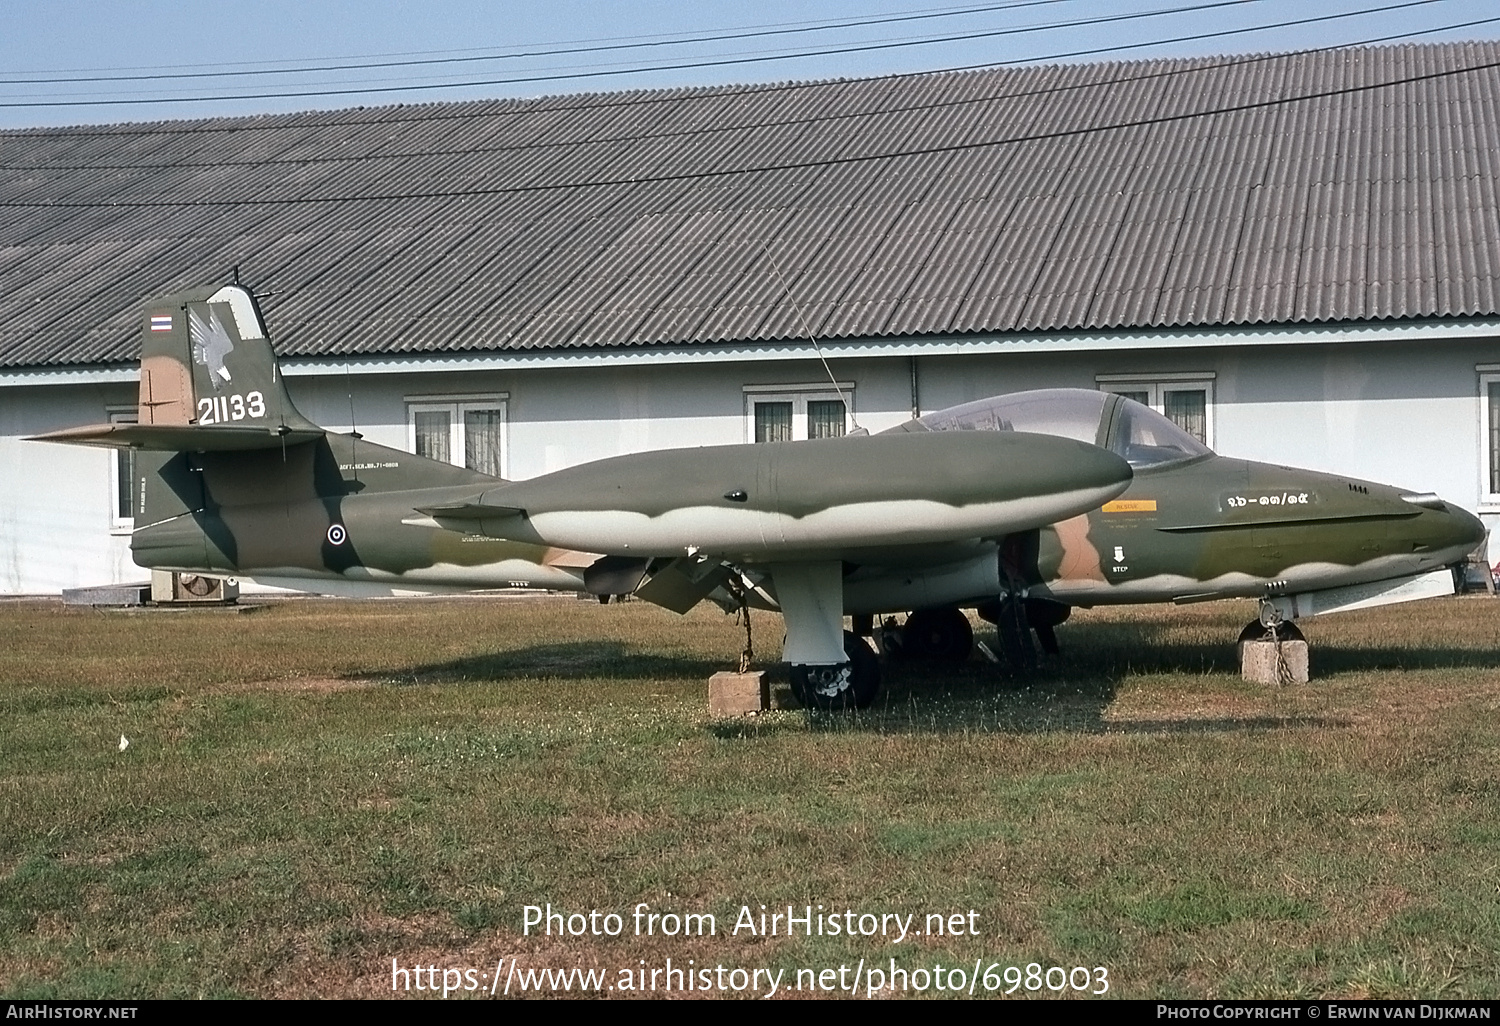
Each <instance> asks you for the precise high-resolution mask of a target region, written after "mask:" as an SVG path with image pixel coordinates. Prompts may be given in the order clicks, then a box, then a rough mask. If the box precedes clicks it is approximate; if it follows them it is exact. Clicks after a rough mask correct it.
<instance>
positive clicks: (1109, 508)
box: [1103, 499, 1156, 513]
mask: <svg viewBox="0 0 1500 1026" xmlns="http://www.w3.org/2000/svg"><path fill="white" fill-rule="evenodd" d="M1103 509H1104V512H1106V513H1155V512H1156V500H1155V499H1116V500H1115V501H1114V502H1106V503H1105V504H1104V507H1103Z"/></svg>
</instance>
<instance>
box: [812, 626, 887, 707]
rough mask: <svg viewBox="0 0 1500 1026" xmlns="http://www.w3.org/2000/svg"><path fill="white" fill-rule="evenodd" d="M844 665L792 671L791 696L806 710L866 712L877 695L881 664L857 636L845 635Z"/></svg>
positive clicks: (813, 666) (838, 664) (846, 632)
mask: <svg viewBox="0 0 1500 1026" xmlns="http://www.w3.org/2000/svg"><path fill="white" fill-rule="evenodd" d="M844 654H845V655H847V656H848V657H849V661H848V662H845V663H834V664H832V665H805V664H797V663H793V664H792V667H791V684H792V695H793V697H795V698H796V699H797V701H799V702H801V703H802V704H803V705H804V706H806V707H807V708H809V709H824V710H829V711H836V710H842V709H865V708H868V707H869V705H870V703H871V702H873V701H875V695H876V694H877V693H878V692H879V691H880V661H879V660H878V659H876V658H875V653H874V652H872V651H870V646H869V645H867V644H865V640H864V639H863V638H861V637H858V636H857V635H855V634H853V633H851V632H849V631H845V632H844Z"/></svg>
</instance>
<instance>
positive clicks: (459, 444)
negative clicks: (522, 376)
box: [406, 394, 509, 477]
mask: <svg viewBox="0 0 1500 1026" xmlns="http://www.w3.org/2000/svg"><path fill="white" fill-rule="evenodd" d="M506 398H507V397H506V396H505V395H504V394H490V395H465V396H407V397H406V409H407V426H408V436H409V437H408V441H409V446H410V448H411V451H412V452H414V453H416V454H417V455H418V456H424V457H426V458H427V459H429V460H437V461H438V462H439V463H452V464H453V465H454V466H458V467H468V468H469V469H470V470H477V471H479V472H480V473H481V474H488V475H490V476H491V477H504V476H505V471H506V459H507V457H508V455H509V453H508V446H507V444H506V427H505V425H506V421H505V408H506Z"/></svg>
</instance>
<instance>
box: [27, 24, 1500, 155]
mask: <svg viewBox="0 0 1500 1026" xmlns="http://www.w3.org/2000/svg"><path fill="white" fill-rule="evenodd" d="M1402 3H1404V4H1405V6H1402V7H1400V8H1399V9H1388V10H1384V11H1372V9H1373V8H1377V7H1385V8H1393V7H1394V6H1395V5H1396V4H1402ZM1210 5H1212V6H1210ZM981 7H982V8H989V9H987V10H973V9H975V8H981ZM1002 7H1003V9H997V8H1002ZM1184 8H1196V9H1191V10H1187V9H1184ZM966 10H967V11H970V13H957V12H961V11H966ZM1147 12H1163V13H1159V14H1155V15H1153V16H1149V17H1128V16H1132V15H1142V14H1145V13H1147ZM1346 12H1370V13H1366V14H1362V15H1360V16H1357V17H1347V18H1337V19H1332V20H1328V21H1324V22H1320V23H1316V24H1308V25H1299V26H1292V27H1286V28H1279V29H1263V30H1261V29H1259V27H1261V26H1268V25H1272V24H1274V23H1278V22H1286V21H1291V20H1294V19H1305V18H1309V17H1316V16H1323V15H1335V14H1342V13H1346ZM5 14H6V17H5V21H6V31H5V32H4V33H3V35H0V68H3V69H4V70H3V72H0V78H3V79H4V80H5V81H4V83H3V84H0V104H3V106H0V127H21V126H32V125H66V124H80V123H100V122H116V121H144V120H155V119H160V118H192V117H209V116H214V115H224V114H248V113H263V112H274V111H288V110H307V109H329V108H337V107H350V106H361V105H363V106H370V105H376V104H386V103H424V102H431V101H436V100H454V99H474V98H479V97H493V96H537V95H548V94H556V93H577V92H600V91H615V90H620V89H637V88H661V87H667V86H681V85H705V84H716V83H725V82H770V81H785V80H788V79H803V80H806V79H826V78H838V77H862V76H870V75H884V74H892V73H900V72H911V71H923V70H935V69H940V68H952V67H966V66H972V65H978V64H988V63H998V62H1034V61H1048V62H1051V61H1057V60H1107V59H1119V60H1128V59H1137V58H1142V57H1160V56H1181V55H1203V54H1220V53H1247V52H1265V51H1282V50H1295V49H1305V48H1308V47H1320V46H1332V45H1339V44H1345V43H1361V42H1366V41H1369V40H1373V39H1378V38H1381V37H1390V36H1400V35H1406V34H1413V33H1426V34H1422V35H1418V36H1415V37H1414V38H1417V39H1423V40H1439V39H1497V38H1500V20H1497V21H1491V22H1489V23H1488V24H1482V25H1472V26H1466V27H1460V28H1454V29H1450V30H1448V31H1443V32H1431V31H1430V30H1432V29H1434V28H1438V27H1441V26H1450V25H1457V24H1459V23H1462V22H1469V21H1475V20H1478V19H1489V18H1497V19H1500V5H1497V4H1496V3H1495V2H1494V0H1315V2H1308V0H1217V2H1216V0H1114V2H1104V0H988V2H986V0H863V2H844V0H759V2H758V3H755V4H745V3H742V2H718V0H616V2H613V3H604V2H599V0H550V2H546V3H540V2H524V3H522V2H511V3H485V2H480V0H428V2H424V3H421V4H415V3H399V2H394V0H363V2H354V0H296V2H292V0H264V2H253V0H249V2H240V3H226V2H217V0H199V2H196V3H187V2H183V0H135V2H129V3H116V4H99V3H98V2H97V0H88V2H84V0H34V2H29V3H20V2H15V0H12V3H9V4H7V5H6V11H5ZM910 14H922V15H930V16H928V17H923V18H920V19H917V20H908V21H896V22H886V23H883V24H867V25H856V26H846V27H838V28H833V27H823V26H826V25H827V23H830V22H849V21H867V20H870V19H876V18H882V17H885V18H890V17H895V16H900V15H910ZM1101 19H1115V20H1109V21H1101ZM1241 29H1258V30H1257V31H1236V32H1234V34H1226V35H1218V36H1214V37H1211V38H1199V39H1190V40H1185V41H1182V42H1176V43H1168V42H1164V41H1165V40H1169V39H1173V38H1176V37H1183V36H1200V35H1203V34H1207V33H1227V32H1230V31H1232V30H1241ZM790 30H797V31H790ZM744 32H757V33H760V34H758V35H753V36H750V37H747V38H739V39H723V40H717V41H703V40H702V37H704V36H708V35H713V34H724V33H744ZM936 37H958V38H944V39H942V40H941V41H939V40H938V39H937V38H936ZM657 44H661V45H657ZM622 47H623V48H622ZM858 47H864V48H866V49H862V50H856V49H854V48H858ZM1106 47H1129V48H1128V49H1118V50H1116V51H1114V52H1111V53H1104V54H1096V55H1080V56H1064V55H1069V54H1078V53H1079V52H1080V51H1088V50H1098V49H1100V48H1106ZM579 48H588V49H586V50H585V52H574V53H558V52H552V53H542V54H538V53H535V51H538V50H551V51H557V50H568V49H575V50H576V49H579ZM827 50H844V51H848V52H841V53H827V52H823V53H815V54H810V55H807V56H800V57H796V56H790V55H792V54H797V53H807V52H808V51H827ZM523 51H531V52H532V55H531V56H516V55H517V54H519V53H521V52H523ZM500 55H505V56H500ZM480 57H498V58H499V59H483V60H480V59H469V60H463V61H454V59H456V58H480ZM351 59H352V60H354V61H355V62H357V63H368V62H369V61H371V60H376V61H388V60H423V59H427V60H431V59H444V60H448V61H450V63H445V64H435V65H434V64H429V65H412V66H406V67H397V68H390V67H387V68H360V69H341V70H335V71H323V72H315V73H310V72H297V73H284V74H256V75H250V74H238V75H235V76H231V77H216V78H213V77H205V78H172V79H154V80H152V79H147V80H142V79H140V78H138V77H137V78H134V79H133V80H122V79H121V77H122V76H142V75H168V74H181V73H184V72H219V73H222V72H241V73H243V72H252V71H265V70H267V69H268V68H272V67H274V68H282V69H285V68H287V67H290V66H308V65H318V64H327V63H348V62H349V61H350V60H351ZM101 76H102V77H105V78H113V79H114V80H105V81H78V79H85V78H91V77H92V78H99V77H101ZM49 77H50V78H63V79H71V80H72V81H63V82H51V83H43V82H39V81H36V80H37V79H41V78H49ZM501 80H508V81H501ZM472 82H482V83H484V84H480V85H462V84H461V83H472ZM393 86H396V87H405V88H402V89H399V90H397V91H381V90H387V89H389V88H390V87H393ZM340 90H342V91H345V92H337V91H340ZM351 90H359V91H358V92H353V91H351ZM318 91H322V92H323V93H324V94H323V95H302V96H284V95H283V96H255V97H250V98H237V99H231V100H217V99H215V100H211V101H204V100H201V99H190V98H203V97H216V96H223V95H234V96H243V94H245V93H257V94H266V93H278V94H279V93H289V92H301V93H312V92H318ZM101 101H103V102H101ZM122 101H126V102H122ZM138 101H151V102H138Z"/></svg>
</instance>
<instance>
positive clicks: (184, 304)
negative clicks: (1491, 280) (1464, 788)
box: [38, 285, 1484, 708]
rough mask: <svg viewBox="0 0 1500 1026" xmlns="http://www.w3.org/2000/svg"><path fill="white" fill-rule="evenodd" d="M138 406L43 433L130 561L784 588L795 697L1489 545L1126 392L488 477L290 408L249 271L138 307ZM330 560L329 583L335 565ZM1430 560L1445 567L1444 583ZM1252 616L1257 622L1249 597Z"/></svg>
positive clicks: (866, 696)
mask: <svg viewBox="0 0 1500 1026" xmlns="http://www.w3.org/2000/svg"><path fill="white" fill-rule="evenodd" d="M139 409H140V413H139V423H137V424H107V425H99V426H92V427H81V428H72V429H69V430H65V431H58V432H54V433H52V434H48V435H43V436H41V437H40V439H38V440H41V441H52V442H69V443H75V444H84V445H104V446H113V447H121V446H128V447H131V448H134V449H138V450H141V455H140V456H139V457H138V458H137V460H136V462H135V466H136V480H135V481H134V482H133V483H132V487H134V488H136V489H137V490H138V494H139V496H140V502H139V512H138V513H137V516H136V528H135V531H134V533H133V535H132V537H131V552H132V554H133V556H134V558H135V561H136V562H137V563H138V564H140V565H141V566H144V567H150V568H153V569H162V570H174V571H189V572H194V573H208V574H225V575H228V574H234V575H238V576H243V577H248V578H251V579H254V580H258V581H262V582H265V583H274V584H279V585H283V586H286V585H293V586H299V587H302V588H304V589H305V590H308V591H319V590H334V591H336V592H340V593H344V594H349V593H351V590H353V589H352V588H351V586H352V585H355V584H362V585H363V586H365V587H368V588H370V589H372V590H375V589H381V588H390V587H400V588H402V589H408V590H422V589H428V590H433V591H452V590H471V589H483V588H496V587H507V586H518V585H519V586H527V587H538V588H555V589H573V590H584V591H589V592H592V593H594V594H596V595H600V596H607V595H616V594H635V595H638V596H639V597H641V598H644V599H647V600H649V601H653V602H656V603H658V604H660V605H663V606H665V607H667V608H669V609H674V610H676V611H678V612H685V611H687V610H688V609H690V608H692V606H694V605H696V604H697V603H698V602H699V601H701V600H703V599H704V598H711V599H714V600H716V601H719V602H720V603H721V604H724V605H726V606H728V607H730V608H733V607H734V606H735V605H739V604H745V605H755V606H760V607H764V608H777V609H780V611H781V613H782V615H783V617H784V618H785V621H786V644H785V648H784V651H783V658H784V659H785V660H786V661H787V662H788V663H790V664H791V679H792V684H793V690H794V692H796V693H797V695H798V697H799V698H801V699H802V700H803V701H804V702H806V703H808V704H811V705H816V706H820V707H825V708H838V707H846V706H865V705H868V704H869V702H870V701H871V700H872V699H873V698H874V696H875V693H876V691H877V689H878V687H879V680H880V670H879V664H878V662H877V660H876V659H875V656H874V654H873V652H872V651H871V650H870V648H869V647H868V646H867V644H866V643H865V642H864V641H863V640H862V639H861V638H859V637H858V636H856V634H855V633H854V632H849V631H845V630H844V625H843V623H844V620H843V618H844V617H845V616H846V615H850V616H852V617H854V623H855V625H856V629H857V630H858V631H859V632H860V633H868V631H869V627H870V624H871V620H872V618H873V617H874V616H876V615H882V614H887V613H897V612H903V613H904V612H909V613H911V615H910V616H909V617H908V618H907V621H906V625H905V627H904V628H902V629H901V631H900V632H899V633H898V634H896V635H895V636H894V637H892V638H891V639H890V640H891V641H892V642H893V644H899V645H901V646H902V647H903V648H904V649H905V650H906V651H907V652H908V653H909V654H913V655H919V656H928V657H938V658H944V657H946V658H954V659H959V658H967V657H968V655H969V652H970V648H971V646H972V643H973V637H972V631H971V629H970V627H969V621H968V619H967V617H966V616H965V615H964V614H963V612H962V610H963V609H964V608H975V609H977V610H978V611H979V614H980V615H981V616H982V617H984V618H985V619H988V620H991V621H992V622H995V623H996V624H997V625H999V627H1000V638H1001V641H1002V645H1003V646H1004V647H1005V648H1006V649H1007V650H1008V651H1010V652H1012V653H1015V652H1016V651H1017V650H1021V649H1029V648H1030V645H1031V633H1032V631H1035V632H1036V634H1037V636H1038V637H1039V638H1040V639H1041V641H1042V644H1043V647H1044V648H1047V649H1048V650H1049V651H1050V650H1055V639H1054V636H1053V633H1052V628H1053V627H1054V626H1055V625H1056V624H1058V623H1060V622H1061V621H1062V620H1063V619H1065V618H1066V616H1067V614H1068V612H1069V611H1070V610H1071V608H1072V607H1073V606H1079V605H1081V606H1091V605H1096V604H1105V603H1123V602H1187V601H1196V600H1201V599H1210V598H1226V597H1250V598H1258V599H1260V600H1261V602H1262V619H1263V621H1264V622H1267V623H1271V622H1274V621H1275V620H1276V619H1278V618H1280V617H1285V618H1286V619H1288V620H1290V619H1291V618H1293V617H1295V616H1299V615H1304V614H1306V613H1310V612H1320V611H1325V610H1327V609H1331V608H1340V607H1347V606H1349V605H1353V604H1375V603H1378V602H1381V601H1400V600H1403V599H1405V598H1408V597H1422V596H1424V595H1429V594H1437V593H1451V592H1452V590H1453V585H1452V579H1451V575H1450V574H1448V573H1447V571H1446V570H1445V568H1447V567H1449V566H1450V565H1452V564H1454V563H1456V562H1458V561H1460V560H1462V559H1463V558H1464V557H1465V555H1466V554H1467V553H1468V552H1469V551H1471V550H1472V549H1474V548H1475V546H1476V545H1478V543H1479V542H1480V541H1481V540H1482V539H1483V537H1484V531H1483V528H1482V527H1481V526H1480V524H1479V521H1478V520H1477V519H1475V518H1474V517H1473V516H1471V515H1470V514H1468V513H1467V512H1465V511H1464V510H1461V509H1458V508H1456V507H1453V506H1449V505H1447V504H1445V503H1444V502H1442V501H1441V500H1440V499H1438V498H1437V497H1436V496H1434V495H1430V494H1413V493H1409V492H1406V491H1403V490H1401V489H1399V488H1392V487H1389V486H1386V485H1380V484H1373V483H1370V482H1366V481H1356V480H1352V479H1346V478H1343V477H1339V476H1336V475H1330V474H1321V473H1314V472H1311V471H1305V470H1295V469H1292V468H1289V467H1278V466H1271V465H1267V464H1260V463H1251V462H1247V461H1245V460H1233V459H1227V458H1225V457H1221V456H1218V455H1216V454H1214V453H1213V452H1212V451H1211V450H1209V449H1208V448H1207V447H1205V446H1204V445H1202V444H1201V443H1200V442H1198V441H1197V440H1196V439H1195V438H1193V437H1192V436H1191V435H1189V434H1188V433H1187V432H1185V431H1183V430H1182V429H1181V428H1179V427H1177V426H1176V425H1175V424H1173V423H1172V422H1171V421H1170V420H1168V419H1167V418H1165V417H1163V416H1161V415H1160V414H1157V413H1155V412H1153V411H1152V410H1150V409H1148V408H1146V407H1145V406H1142V405H1140V404H1139V403H1136V402H1134V401H1132V400H1130V399H1128V398H1125V397H1122V396H1117V395H1111V394H1108V393H1103V392H1092V391H1088V390H1081V389H1051V390H1045V391H1040V392H1023V393H1017V394H1014V395H1007V396H1000V397H998V398H995V399H990V400H985V401H982V402H978V403H971V404H968V405H965V406H959V407H954V408H952V409H949V410H943V411H939V412H937V413H933V414H930V415H928V416H926V417H922V418H921V419H919V420H914V421H911V422H909V423H907V424H904V425H902V426H900V427H898V428H896V429H893V430H891V431H887V432H883V433H881V434H878V435H865V436H850V437H843V438H830V439H818V440H812V441H798V442H780V443H767V444H759V445H749V444H746V445H728V446H708V447H702V448H696V449H679V450H665V451H655V452H644V453H637V454H633V455H627V456H617V457H614V458H611V459H605V460H600V461H598V462H594V463H588V464H583V465H580V466H576V467H572V468H569V469H566V470H561V471H557V472H556V473H552V474H546V475H543V476H541V477H537V478H532V479H530V480H526V481H505V480H502V479H499V478H494V477H489V476H487V475H485V474H481V473H479V472H477V471H472V470H465V469H463V468H459V467H454V466H450V465H449V464H446V463H439V462H436V461H433V460H429V459H425V458H422V457H420V456H415V455H413V454H411V453H408V452H402V451H399V450H396V449H388V448H385V447H383V446H379V445H374V444H372V443H370V442H367V441H365V440H364V439H363V438H361V437H360V436H359V435H358V434H337V433H333V432H328V431H324V430H323V429H322V428H320V427H318V426H317V425H316V424H313V423H312V422H311V421H309V420H307V419H306V418H305V417H303V416H302V415H301V414H300V413H299V412H298V411H297V409H296V408H295V407H294V406H293V405H292V402H291V399H290V397H289V396H288V394H287V391H286V387H285V383H284V381H283V379H282V376H281V374H280V372H279V369H278V366H277V363H276V358H275V355H274V353H273V351H272V349H271V344H270V341H269V339H268V337H267V333H266V329H265V325H264V322H263V320H262V318H261V316H260V312H259V310H258V309H257V307H256V304H255V301H254V298H253V297H252V295H251V293H250V292H249V291H248V290H246V289H245V288H242V287H240V286H238V285H228V286H224V287H221V288H207V289H200V290H197V291H193V292H187V293H182V294H179V295H175V296H171V297H167V298H165V299H162V300H159V301H156V302H153V303H151V304H150V305H149V306H148V309H147V311H146V324H145V331H144V345H143V349H142V355H141V378H140V408H139ZM332 582H338V586H337V587H333V586H332ZM1444 582H1446V583H1444ZM1267 617H1269V619H1267Z"/></svg>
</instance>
